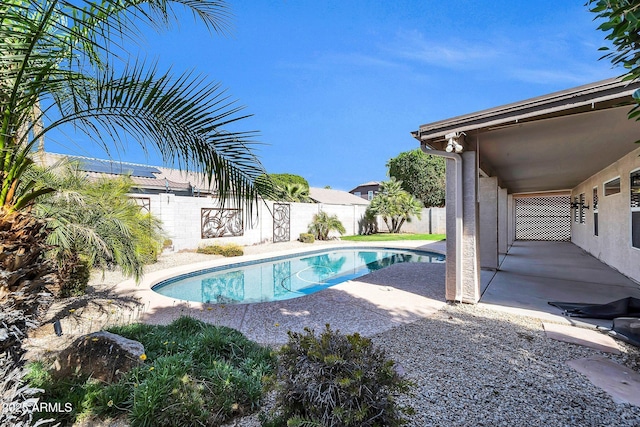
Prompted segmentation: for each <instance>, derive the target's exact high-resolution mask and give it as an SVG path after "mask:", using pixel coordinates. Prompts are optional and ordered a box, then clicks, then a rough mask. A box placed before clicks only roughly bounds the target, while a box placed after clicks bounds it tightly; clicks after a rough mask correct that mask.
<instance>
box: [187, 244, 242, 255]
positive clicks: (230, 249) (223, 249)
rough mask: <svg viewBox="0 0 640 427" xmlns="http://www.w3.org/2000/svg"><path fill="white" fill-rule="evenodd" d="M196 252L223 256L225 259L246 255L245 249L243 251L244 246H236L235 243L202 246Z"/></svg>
mask: <svg viewBox="0 0 640 427" xmlns="http://www.w3.org/2000/svg"><path fill="white" fill-rule="evenodd" d="M196 252H197V253H199V254H206V255H222V256H225V257H232V256H242V255H244V249H242V246H240V245H236V244H235V243H228V244H226V245H207V246H200V247H199V248H198V249H197V250H196Z"/></svg>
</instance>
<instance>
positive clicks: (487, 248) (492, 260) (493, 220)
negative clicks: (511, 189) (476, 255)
mask: <svg viewBox="0 0 640 427" xmlns="http://www.w3.org/2000/svg"><path fill="white" fill-rule="evenodd" d="M478 192H479V194H478V200H479V202H480V267H481V268H487V269H491V270H496V269H497V268H498V178H496V177H486V178H484V177H483V178H480V181H479V183H478Z"/></svg>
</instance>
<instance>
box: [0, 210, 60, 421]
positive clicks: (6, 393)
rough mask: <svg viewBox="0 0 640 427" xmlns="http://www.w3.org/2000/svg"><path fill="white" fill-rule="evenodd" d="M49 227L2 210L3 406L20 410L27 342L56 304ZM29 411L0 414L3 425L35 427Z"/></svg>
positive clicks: (0, 328)
mask: <svg viewBox="0 0 640 427" xmlns="http://www.w3.org/2000/svg"><path fill="white" fill-rule="evenodd" d="M44 237H45V234H44V224H43V223H42V222H41V221H38V220H36V219H35V218H33V217H32V216H31V215H29V214H28V213H20V212H9V211H7V210H6V209H5V208H3V207H0V371H1V372H3V375H2V378H0V400H1V401H2V402H3V404H4V405H11V404H21V403H23V402H24V400H25V399H26V398H27V397H28V392H29V390H28V388H26V387H24V386H23V380H22V376H23V373H24V371H23V363H24V362H23V360H22V356H23V354H24V350H23V349H22V339H23V338H25V337H26V335H27V332H28V330H30V329H32V328H35V327H37V326H38V322H39V317H40V315H41V314H42V313H43V311H45V310H46V309H47V308H48V307H49V305H50V304H51V302H52V297H51V290H50V289H48V287H49V285H50V282H49V278H52V277H53V276H52V275H51V274H50V273H52V272H53V271H54V270H53V264H51V263H50V262H48V261H45V260H44V251H45V249H46V246H45V245H44ZM30 421H31V415H30V414H29V412H28V411H20V412H18V413H14V412H10V411H0V425H16V426H21V425H25V426H26V425H31V424H30Z"/></svg>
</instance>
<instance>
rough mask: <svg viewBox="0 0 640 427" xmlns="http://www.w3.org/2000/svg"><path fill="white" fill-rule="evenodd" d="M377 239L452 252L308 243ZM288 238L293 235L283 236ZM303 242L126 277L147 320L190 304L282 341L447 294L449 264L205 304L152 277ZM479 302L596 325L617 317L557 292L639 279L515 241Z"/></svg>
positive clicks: (609, 296) (361, 326)
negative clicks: (167, 292)
mask: <svg viewBox="0 0 640 427" xmlns="http://www.w3.org/2000/svg"><path fill="white" fill-rule="evenodd" d="M344 246H362V247H367V246H374V247H396V248H406V249H412V248H413V249H420V250H427V251H433V252H436V253H444V251H445V242H444V241H438V242H433V241H403V242H371V243H355V242H330V243H326V242H323V243H321V244H319V245H317V244H314V245H310V246H309V247H306V246H302V247H304V249H306V250H310V251H314V250H318V249H322V248H327V249H329V248H334V247H336V248H340V247H344ZM284 247H286V245H284ZM302 247H301V246H296V247H295V248H293V249H284V250H275V249H277V248H279V246H278V244H276V245H262V246H260V247H259V246H255V247H247V248H245V249H246V253H247V255H245V256H243V257H241V258H234V259H231V260H230V259H226V258H225V259H219V258H218V259H216V260H212V261H208V262H203V263H197V264H190V265H185V266H180V267H175V268H171V269H167V270H162V271H157V272H154V273H149V274H147V275H146V276H145V278H144V281H143V282H142V283H141V284H138V285H136V284H135V283H134V282H133V281H132V280H129V281H126V282H123V283H121V284H120V285H118V292H119V293H121V294H122V295H123V296H126V297H134V298H139V300H140V301H141V302H142V303H143V304H144V305H145V307H144V313H143V314H142V316H141V317H140V320H143V321H146V322H150V323H159V324H166V323H169V322H171V321H172V320H174V319H176V318H177V317H179V316H180V315H184V314H188V315H191V316H193V317H195V318H198V319H202V320H204V321H206V322H209V323H213V324H218V325H224V326H229V327H232V328H235V329H238V330H240V331H241V332H243V333H244V334H246V335H247V336H248V337H249V338H251V339H253V340H256V341H258V342H261V343H267V344H280V343H284V342H286V340H287V331H288V330H292V331H302V330H303V329H304V328H305V327H309V328H312V329H315V330H321V329H322V328H324V326H325V325H326V324H330V325H331V327H332V328H334V329H339V330H341V331H342V332H343V333H353V332H359V333H361V334H363V335H372V334H376V333H380V332H384V331H386V330H389V329H391V328H393V327H395V326H398V325H401V324H406V323H411V322H414V321H416V320H418V319H420V318H425V317H430V316H432V315H434V314H435V313H436V312H437V311H438V310H440V309H441V308H442V307H443V306H444V305H445V304H446V302H445V296H444V280H445V270H444V264H426V263H425V264H414V263H411V264H396V265H393V266H391V267H388V268H385V269H383V270H379V271H376V272H374V273H371V274H369V275H367V276H363V277H361V278H359V279H357V280H351V281H347V282H343V283H341V284H338V285H336V286H333V287H331V288H329V289H326V290H323V291H320V292H318V293H315V294H311V295H306V296H302V297H299V298H295V299H290V300H284V301H275V302H266V303H254V304H239V305H218V304H203V303H194V302H186V301H180V300H175V299H172V298H168V297H165V296H162V295H159V294H157V293H156V292H154V291H152V290H151V286H152V285H153V284H155V283H158V282H159V281H162V280H164V279H166V278H169V277H173V276H175V275H178V274H182V273H186V272H190V271H194V270H199V269H204V268H209V267H212V266H218V265H222V264H225V263H227V264H228V263H235V262H239V261H251V260H258V259H261V258H265V257H273V256H281V255H288V254H294V253H299V252H301V248H302ZM481 282H482V284H481V287H482V298H481V300H480V303H479V305H481V306H486V307H488V308H492V309H497V310H503V311H508V312H512V313H514V314H519V315H525V316H530V317H535V318H539V319H541V320H547V321H553V322H556V323H564V324H571V325H576V326H587V327H593V326H594V325H601V326H609V325H610V324H611V322H610V321H593V320H589V319H577V318H568V317H565V316H562V312H561V311H560V310H559V309H557V308H556V307H553V306H550V305H549V304H548V301H566V302H585V303H606V302H610V301H613V300H615V299H618V298H623V297H626V296H636V297H640V287H639V286H638V284H637V283H635V282H633V281H632V280H630V279H629V278H627V277H625V276H623V275H622V274H620V273H619V272H617V271H615V270H614V269H612V268H610V267H608V266H607V265H605V264H603V263H602V262H600V261H599V260H597V259H596V258H594V257H592V256H591V255H588V254H586V253H585V252H584V251H583V250H582V249H580V248H579V247H577V246H575V245H573V244H571V243H565V242H516V243H515V244H514V245H513V246H512V247H511V248H510V250H509V253H508V254H506V255H504V256H503V259H502V263H501V265H500V269H499V270H497V271H482V273H481Z"/></svg>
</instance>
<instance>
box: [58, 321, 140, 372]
mask: <svg viewBox="0 0 640 427" xmlns="http://www.w3.org/2000/svg"><path fill="white" fill-rule="evenodd" d="M143 354H144V346H143V345H142V344H141V343H140V342H138V341H134V340H130V339H127V338H124V337H122V336H120V335H116V334H112V333H111V332H105V331H100V332H95V333H92V334H88V335H83V336H81V337H80V338H78V339H77V340H75V341H74V342H73V343H72V344H71V345H70V346H69V347H67V348H66V349H65V350H63V351H62V352H61V353H60V355H59V356H58V357H57V358H56V361H55V363H54V371H53V372H52V374H53V376H54V377H57V378H63V377H66V376H69V375H78V374H79V375H89V376H91V377H92V378H95V379H98V380H101V381H105V382H108V383H111V382H114V381H117V380H118V379H119V378H120V377H121V376H122V375H123V374H125V373H126V372H128V371H130V370H131V369H132V368H134V367H136V366H138V365H140V364H142V363H143V361H142V359H141V358H140V356H142V355H143Z"/></svg>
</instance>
